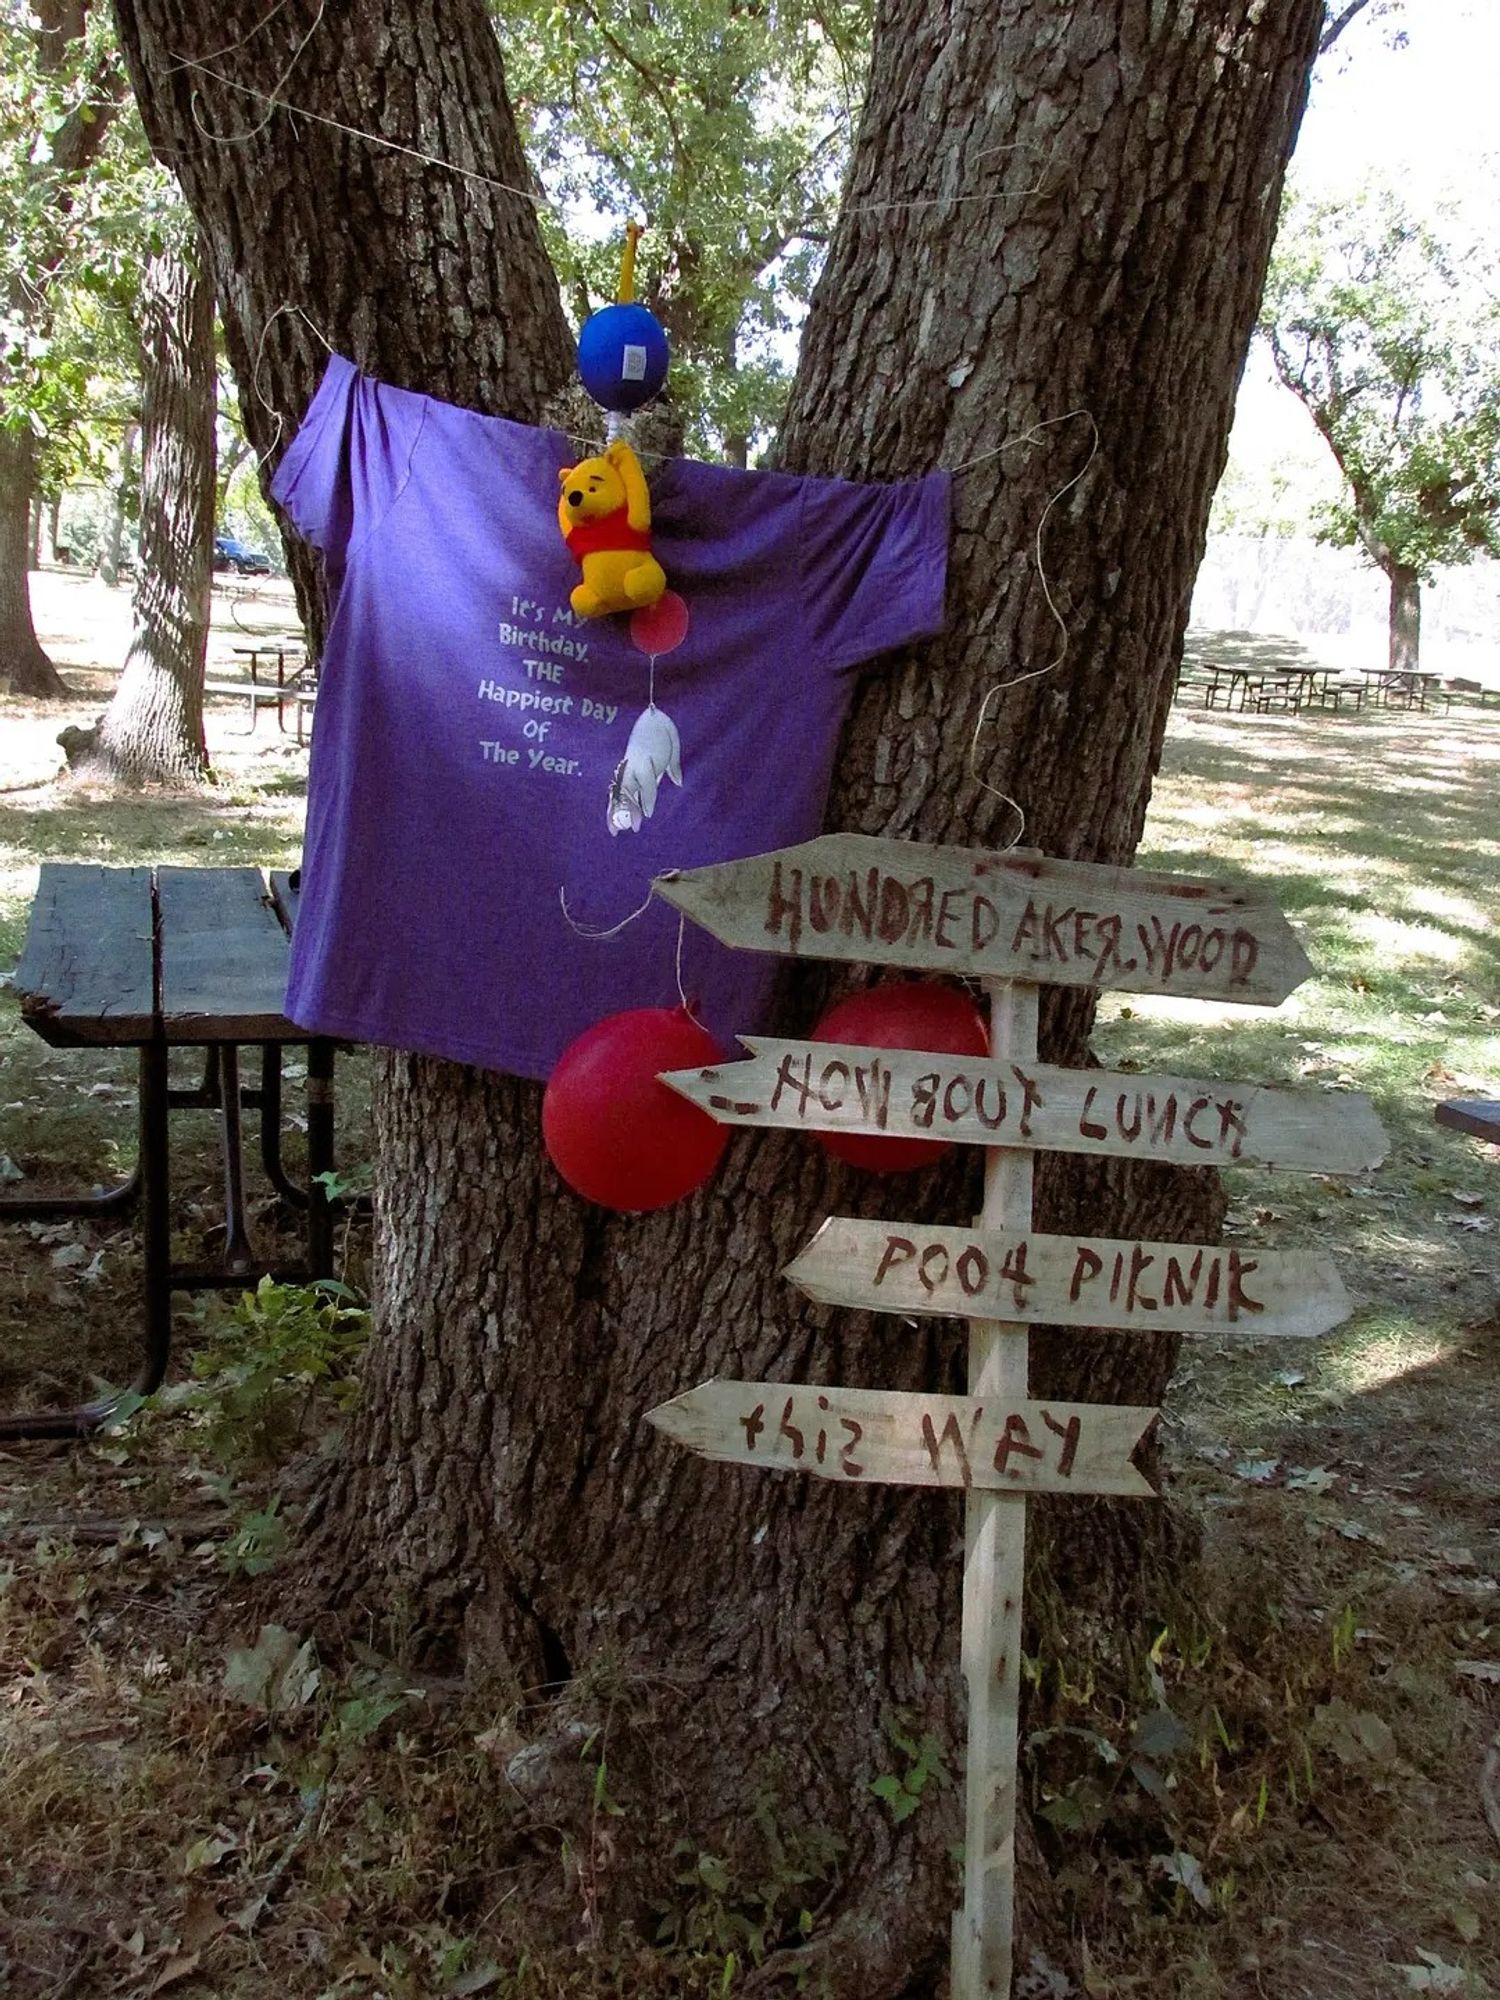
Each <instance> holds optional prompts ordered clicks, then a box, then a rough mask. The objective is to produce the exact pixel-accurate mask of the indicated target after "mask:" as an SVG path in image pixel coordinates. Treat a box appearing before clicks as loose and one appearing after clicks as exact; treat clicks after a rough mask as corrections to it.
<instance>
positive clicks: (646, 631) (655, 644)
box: [630, 590, 688, 659]
mask: <svg viewBox="0 0 1500 2000" xmlns="http://www.w3.org/2000/svg"><path fill="white" fill-rule="evenodd" d="M687 629H688V608H687V606H686V605H685V604H684V603H683V601H682V599H681V598H680V597H679V596H678V595H677V592H676V591H675V590H664V591H663V592H662V594H661V596H660V597H658V598H657V600H656V602H655V603H654V604H645V605H642V607H641V609H640V610H639V611H632V612H631V614H630V636H631V638H632V639H633V640H634V641H635V643H636V644H637V645H638V646H639V647H640V649H641V651H642V652H643V653H649V654H650V655H651V657H652V658H653V659H659V658H660V657H661V655H662V654H663V653H671V652H674V651H675V650H676V649H677V647H679V646H680V645H681V644H682V642H683V640H684V639H685V638H686V637H687Z"/></svg>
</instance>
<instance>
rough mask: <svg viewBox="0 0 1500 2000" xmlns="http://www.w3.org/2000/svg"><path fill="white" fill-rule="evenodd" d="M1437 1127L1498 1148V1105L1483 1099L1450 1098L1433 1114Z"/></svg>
mask: <svg viewBox="0 0 1500 2000" xmlns="http://www.w3.org/2000/svg"><path fill="white" fill-rule="evenodd" d="M1433 1116H1434V1118H1436V1119H1437V1122H1438V1123H1439V1125H1446V1126H1447V1127H1448V1129H1449V1130H1450V1131H1452V1132H1467V1133H1468V1134H1469V1136H1470V1138H1473V1139H1487V1140H1488V1141H1489V1143H1490V1144H1491V1145H1492V1146H1500V1103H1495V1102H1494V1101H1492V1100H1491V1099H1489V1098H1485V1097H1450V1098H1449V1099H1448V1101H1447V1103H1446V1104H1440V1105H1438V1107H1437V1109H1436V1110H1435V1111H1434V1112H1433Z"/></svg>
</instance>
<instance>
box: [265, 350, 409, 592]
mask: <svg viewBox="0 0 1500 2000" xmlns="http://www.w3.org/2000/svg"><path fill="white" fill-rule="evenodd" d="M423 408H424V404H423V399H422V398H421V397H420V396H415V395H412V394H411V393H410V392H409V391H407V390H404V389H392V388H389V387H387V386H386V385H385V384H384V383H381V382H375V381H372V380H371V379H370V378H369V377H368V376H364V375H361V374H360V372H359V370H358V369H357V368H355V367H354V365H353V363H352V362H349V361H346V360H345V359H344V357H343V356H342V355H339V354H334V355H330V357H329V360H328V366H327V367H326V368H325V369H324V371H323V379H322V381H321V382H320V383H319V384H318V387H317V391H316V393H315V394H314V396H313V399H312V401H311V402H310V403H309V404H308V406H307V411H306V414H305V415H304V416H303V419H302V422H301V424H300V425H299V427H298V430H297V435H296V436H295V437H294V438H293V439H292V441H291V443H290V444H289V445H288V446H287V449H286V452H285V453H284V455H283V457H282V460H281V463H280V465H278V466H277V468H276V474H275V477H274V478H273V479H272V481H271V494H272V497H273V498H274V499H275V500H276V501H277V502H278V503H279V504H280V505H281V507H282V508H283V509H284V510H285V512H286V514H287V517H288V518H289V520H290V521H291V523H292V525H293V527H294V528H295V529H296V530H297V532H298V534H299V535H301V536H302V537H303V539H304V540H305V541H309V542H311V543H312V545H313V547H314V548H315V549H320V550H321V551H322V552H323V554H324V555H325V556H326V557H327V558H328V560H329V561H330V563H332V564H334V565H335V566H338V565H341V564H342V563H343V561H344V559H345V557H346V556H347V555H348V554H349V552H350V550H351V549H352V548H354V547H355V546H356V545H357V544H358V543H360V542H361V541H363V540H364V539H365V537H366V536H367V535H369V534H371V533H373V531H374V530H375V529H376V528H378V527H379V525H380V523H381V521H382V520H383V519H384V518H385V516H386V514H387V512H388V511H389V509H390V507H391V505H392V503H393V502H394V501H395V500H396V499H397V498H398V497H399V495H400V492H401V489H402V487H403V486H404V485H405V484H406V481H407V479H408V478H409V477H410V473H411V459H412V453H413V451H414V450H415V449H416V443H417V438H418V436H419V435H420V433H421V427H422V410H423Z"/></svg>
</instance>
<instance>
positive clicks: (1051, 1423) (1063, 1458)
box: [1042, 1410, 1083, 1479]
mask: <svg viewBox="0 0 1500 2000" xmlns="http://www.w3.org/2000/svg"><path fill="white" fill-rule="evenodd" d="M1042 1422H1043V1423H1044V1424H1045V1425H1046V1426H1047V1428H1048V1430H1049V1431H1051V1432H1052V1433H1053V1434H1054V1436H1056V1437H1060V1438H1061V1439H1062V1441H1063V1445H1062V1450H1061V1451H1060V1452H1059V1453H1058V1455H1057V1472H1058V1477H1059V1478H1060V1479H1066V1478H1067V1477H1068V1475H1069V1473H1070V1472H1071V1471H1072V1470H1073V1461H1074V1459H1075V1458H1077V1456H1078V1440H1079V1438H1080V1437H1082V1435H1083V1419H1082V1417H1069V1419H1068V1421H1067V1422H1066V1423H1065V1424H1060V1423H1059V1422H1058V1421H1057V1419H1056V1417H1054V1416H1053V1414H1052V1412H1051V1411H1050V1410H1043V1411H1042Z"/></svg>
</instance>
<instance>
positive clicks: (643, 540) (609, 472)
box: [557, 438, 667, 618]
mask: <svg viewBox="0 0 1500 2000" xmlns="http://www.w3.org/2000/svg"><path fill="white" fill-rule="evenodd" d="M558 479H559V480H560V482H561V484H562V498H561V499H560V500H559V501H558V503H557V524H558V526H559V527H560V528H561V529H562V532H563V539H564V540H565V541H566V542H567V544H568V547H569V548H570V549H571V550H572V551H573V553H574V555H575V556H577V558H578V560H579V562H580V563H581V564H582V566H583V581H582V583H580V584H579V585H578V586H577V587H576V589H575V590H574V591H573V593H572V597H571V599H570V602H571V604H572V606H573V609H574V611H575V612H576V613H577V615H578V616H579V617H580V618H602V617H604V616H605V614H606V613H607V612H610V611H639V610H642V609H643V608H645V607H646V606H648V605H652V604H655V603H656V601H657V599H658V598H659V597H660V596H661V594H662V592H663V591H664V590H665V589H666V587H667V578H666V573H665V571H664V570H663V569H662V566H661V564H660V563H659V562H658V561H657V560H656V558H655V557H654V556H653V555H652V553H651V496H650V494H649V493H648V492H647V490H646V476H645V474H644V473H643V472H642V471H641V467H640V461H639V460H638V459H637V457H636V455H635V453H634V452H633V451H632V450H631V449H630V446H629V445H628V444H626V443H625V441H624V439H623V438H620V439H616V441H615V442H614V443H613V444H612V445H611V446H610V447H609V449H608V450H607V451H606V452H605V454H604V456H603V457H602V458H585V459H583V460H582V461H581V462H580V463H579V464H577V465H570V466H565V467H564V468H563V470H562V471H561V472H560V473H559V474H558Z"/></svg>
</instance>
